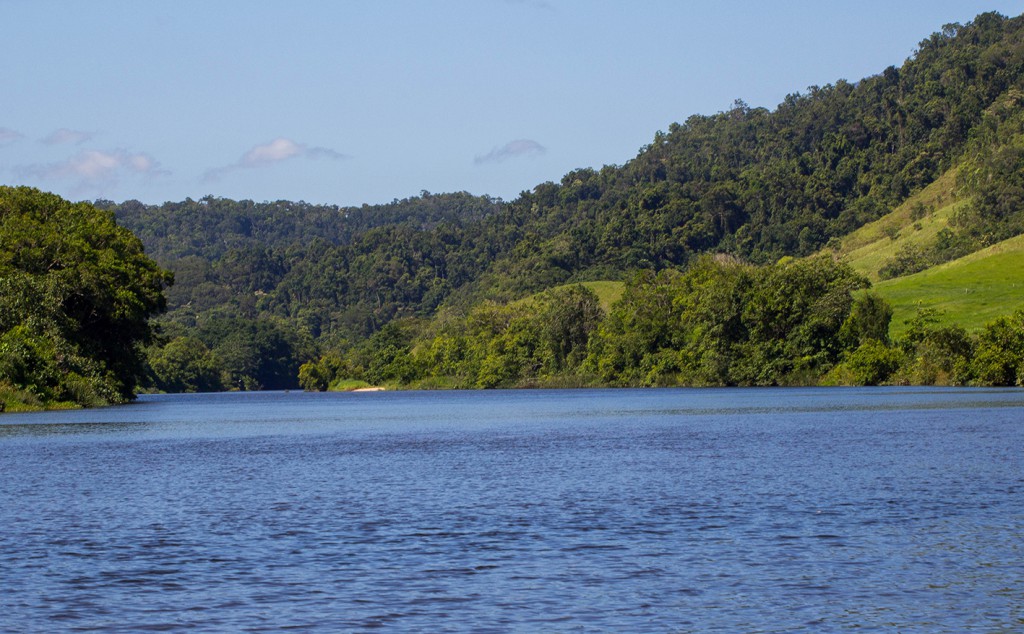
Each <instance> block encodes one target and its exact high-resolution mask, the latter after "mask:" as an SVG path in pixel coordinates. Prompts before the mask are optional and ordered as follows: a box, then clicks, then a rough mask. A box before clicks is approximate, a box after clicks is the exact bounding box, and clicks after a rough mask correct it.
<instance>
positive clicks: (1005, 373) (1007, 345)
mask: <svg viewBox="0 0 1024 634" xmlns="http://www.w3.org/2000/svg"><path fill="white" fill-rule="evenodd" d="M972 369H973V371H974V374H975V375H976V377H977V380H978V381H979V382H980V383H982V384H984V385H1024V311H1017V312H1016V313H1014V314H1013V316H1011V317H1000V318H999V319H996V320H995V321H993V322H992V323H990V324H989V325H988V326H986V327H985V330H984V331H983V332H982V333H981V335H980V336H979V337H978V349H977V352H976V354H975V356H974V362H973V365H972Z"/></svg>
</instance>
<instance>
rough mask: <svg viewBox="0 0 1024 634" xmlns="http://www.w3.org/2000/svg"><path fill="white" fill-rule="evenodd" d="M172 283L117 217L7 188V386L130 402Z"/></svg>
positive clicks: (3, 257) (2, 336)
mask: <svg viewBox="0 0 1024 634" xmlns="http://www.w3.org/2000/svg"><path fill="white" fill-rule="evenodd" d="M172 279H173V278H172V276H171V274H170V273H168V272H167V271H164V270H162V269H161V268H160V267H158V266H157V264H156V263H155V262H153V261H152V260H151V259H149V258H148V257H146V255H145V253H144V252H143V247H142V243H141V242H140V241H139V240H138V238H136V237H135V236H134V235H133V234H132V233H131V232H130V231H128V230H127V229H124V228H122V227H119V226H118V225H117V223H116V222H115V221H114V214H113V213H111V212H109V211H102V210H99V209H97V208H95V207H94V206H92V205H89V204H86V203H71V202H69V201H66V200H64V199H62V198H60V197H59V196H56V195H54V194H49V193H44V192H41V191H39V190H36V189H32V188H29V187H17V188H12V187H0V384H7V385H8V386H9V387H13V388H16V389H19V390H23V391H26V392H28V393H30V394H32V395H34V396H35V397H37V398H38V399H40V400H41V401H43V402H53V401H65V402H75V403H78V404H81V405H99V404H104V403H117V402H124V401H126V400H130V399H131V398H133V397H134V388H135V386H136V385H137V384H138V381H139V380H140V379H141V378H142V376H143V372H144V365H143V361H142V354H141V351H140V346H141V345H143V344H145V343H148V342H149V341H150V340H151V339H152V337H153V330H152V327H151V326H150V323H149V318H150V317H151V316H153V315H155V314H157V313H158V312H160V311H161V310H163V309H164V307H165V304H166V301H165V299H164V295H163V291H164V289H165V288H166V287H167V286H169V285H170V283H171V282H172Z"/></svg>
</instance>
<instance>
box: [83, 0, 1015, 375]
mask: <svg viewBox="0 0 1024 634" xmlns="http://www.w3.org/2000/svg"><path fill="white" fill-rule="evenodd" d="M1022 72H1024V19H1022V18H1019V17H1018V18H1005V17H1003V16H1000V15H998V14H995V13H987V14H982V15H980V16H978V17H977V18H976V19H975V20H974V21H972V22H971V23H968V24H966V25H955V24H954V25H947V26H945V27H943V29H942V30H941V31H940V32H937V33H935V34H933V35H932V36H930V37H929V38H927V39H925V40H923V41H922V42H920V44H919V45H918V48H917V51H916V52H915V54H914V55H913V56H912V57H911V58H910V59H908V60H907V61H906V62H905V63H904V64H903V65H901V66H899V67H895V66H893V67H890V68H887V69H884V70H883V71H882V72H881V73H879V74H878V75H874V76H871V77H867V78H864V79H861V80H859V81H855V82H850V81H845V80H840V81H837V82H835V83H834V84H831V85H827V86H822V87H811V88H808V89H807V90H806V91H805V92H803V93H794V94H791V95H790V96H788V97H787V98H786V99H785V100H784V101H783V103H781V104H779V106H778V107H777V108H776V109H774V110H771V111H769V110H767V109H764V108H751V107H749V106H747V105H746V104H744V103H742V102H739V101H737V102H736V103H735V104H734V105H733V107H731V108H730V109H729V110H727V111H724V112H720V113H718V114H714V115H709V116H703V115H695V116H692V117H690V118H688V119H686V120H685V121H684V122H682V123H678V124H672V125H671V126H669V128H668V130H667V131H665V132H659V133H657V134H656V135H655V137H654V140H653V141H652V143H651V144H650V145H648V146H646V147H644V148H642V149H641V150H640V152H639V153H638V155H637V156H636V157H635V158H634V159H632V160H630V161H628V162H627V163H626V164H624V165H621V166H605V167H602V168H600V169H580V170H575V171H573V172H571V173H569V174H566V175H565V176H564V177H563V178H562V179H561V180H560V181H559V182H548V183H543V184H540V185H538V186H536V187H534V188H533V189H532V190H530V191H526V192H523V193H522V194H521V195H520V196H519V197H517V198H516V199H515V200H512V201H509V202H505V201H500V200H495V199H491V198H489V197H476V196H471V195H469V194H465V193H462V194H429V193H426V192H424V193H423V195H421V196H418V197H413V198H410V199H406V200H401V201H399V200H396V201H394V202H393V203H391V204H387V205H376V206H363V207H358V208H340V207H333V206H316V205H308V204H305V203H289V202H283V201H282V202H268V203H253V202H251V201H231V200H225V199H219V198H204V199H201V200H199V201H192V200H188V201H185V202H183V203H166V204H164V205H156V206H149V205H142V204H139V203H136V202H128V203H123V204H120V205H115V204H113V203H103V204H102V206H103V207H105V208H108V209H111V210H113V211H115V213H116V214H117V217H118V219H119V220H120V221H121V222H122V223H123V224H124V225H125V226H127V227H129V228H131V229H132V230H133V231H134V232H136V233H137V234H138V235H139V236H140V237H141V238H142V240H143V242H144V243H145V244H146V247H147V250H148V252H149V253H151V254H152V255H153V256H154V257H155V258H156V259H157V261H158V262H160V264H161V265H162V266H165V267H167V268H170V269H171V270H173V271H174V272H175V275H176V279H177V283H176V285H175V286H174V287H173V288H172V290H171V291H170V294H169V308H170V311H169V313H168V315H167V316H166V317H165V318H164V324H165V333H166V334H165V341H167V342H172V341H174V339H176V338H179V337H185V336H188V337H192V338H194V340H197V341H199V342H201V343H202V347H199V346H191V348H195V349H199V351H200V353H202V352H203V349H205V350H206V351H208V352H210V353H211V354H213V353H216V354H214V355H213V356H214V360H215V361H217V364H215V365H217V367H218V368H219V375H221V376H222V377H226V379H225V381H224V382H222V384H226V385H231V386H240V387H269V386H284V385H286V384H288V382H287V381H286V382H280V381H278V379H277V378H275V377H278V376H284V374H286V372H285V369H283V368H282V367H278V365H276V364H272V365H273V366H274V367H263V366H261V364H260V361H259V360H260V359H263V358H275V359H280V358H284V357H287V356H290V359H291V360H290V361H289V362H288V363H286V364H285V365H287V366H288V367H291V368H294V367H296V366H297V365H298V364H300V363H301V362H303V361H306V360H308V359H307V358H306V357H307V355H309V354H312V355H313V356H314V357H317V355H329V354H330V353H331V352H332V351H340V350H348V349H352V348H353V346H354V345H355V344H358V343H360V342H365V341H367V340H368V338H372V337H374V336H377V335H378V333H382V332H384V330H383V329H385V328H386V327H387V326H388V324H391V323H395V324H396V325H395V326H394V328H392V329H399V330H400V329H401V323H402V322H403V320H410V319H417V318H419V319H423V318H428V317H430V316H432V315H435V314H437V313H438V311H439V310H440V311H442V312H443V311H451V312H453V313H459V314H464V313H466V312H467V311H472V310H473V309H474V307H478V306H480V305H481V303H482V302H487V301H493V302H498V303H499V304H500V303H504V302H508V301H511V300H515V299H517V298H520V297H524V296H527V295H530V294H532V293H535V292H538V291H541V290H543V289H546V288H551V287H554V286H558V285H561V284H566V283H571V282H578V281H588V280H602V279H603V280H607V279H620V280H621V279H630V278H632V277H633V276H635V275H636V274H637V273H638V272H643V271H646V272H647V273H644V274H645V275H654V276H656V275H658V274H661V272H664V271H669V270H681V269H684V268H685V267H686V266H687V265H688V264H690V263H691V262H693V261H694V260H695V259H696V258H697V257H698V256H699V255H700V254H702V253H710V252H715V253H725V254H729V255H730V256H732V257H734V258H736V259H737V260H739V261H743V262H749V263H752V264H758V265H765V264H771V263H773V262H776V261H778V260H779V259H780V258H781V257H784V256H795V257H803V256H808V255H810V254H812V253H815V252H816V251H818V250H819V249H821V248H822V247H823V246H825V245H827V244H829V242H830V240H833V239H835V238H838V237H841V236H843V235H846V234H847V233H849V232H850V231H852V230H854V229H856V228H857V227H859V226H861V225H863V224H864V223H866V222H868V221H871V220H874V219H877V218H879V217H880V216H882V215H884V214H885V213H887V212H888V211H890V210H891V209H892V208H893V207H895V206H896V205H898V204H900V203H901V202H902V201H904V200H905V199H906V198H907V197H908V196H909V195H911V194H912V193H914V192H916V191H918V190H920V189H921V188H922V187H924V186H925V185H927V184H928V183H930V182H932V181H933V180H935V178H936V177H938V176H939V175H940V174H942V173H944V172H945V171H946V170H948V169H949V168H951V167H954V166H958V167H960V168H961V169H960V174H961V181H960V183H959V191H958V193H957V195H958V196H960V197H961V198H963V199H964V200H967V201H969V204H968V205H965V207H964V211H963V212H962V213H961V214H960V215H959V216H958V217H957V219H956V221H955V222H954V223H953V226H952V227H951V228H950V229H949V230H947V231H945V232H943V233H941V234H940V236H939V237H938V238H937V241H936V243H935V244H934V245H932V246H930V247H929V248H928V249H925V250H922V251H921V252H919V253H906V254H901V259H900V260H899V262H897V263H894V264H893V267H895V268H892V267H891V268H892V270H891V271H889V273H890V274H891V275H899V274H903V273H904V272H909V271H912V270H915V269H920V268H922V267H923V266H928V265H930V264H932V263H934V262H937V261H942V260H944V259H949V258H950V257H955V255H956V254H960V253H963V252H965V251H970V250H973V249H975V248H977V247H978V245H984V244H989V243H991V242H992V241H995V240H998V239H1000V238H1001V237H1003V236H1006V235H1012V234H1015V233H1019V232H1020V231H1021V230H1022V229H1024V222H1022V216H1021V211H1020V210H1021V209H1022V208H1024V205H1022V204H1021V203H1024V182H1022V181H1021V180H1020V179H1021V176H1020V174H1021V173H1024V170H1022V168H1024V141H1022V138H1024V136H1022V134H1021V130H1022V117H1021V115H1020V107H1019V95H1021V94H1022V91H1024V86H1022V78H1024V74H1022ZM665 275H671V273H665ZM270 332H276V333H278V334H279V335H280V336H279V337H278V338H279V339H281V340H282V341H280V342H278V343H280V344H281V346H284V348H287V350H286V351H285V352H284V353H283V355H277V356H273V355H269V356H268V355H262V354H261V353H259V352H258V351H259V350H261V349H262V348H261V346H265V345H269V344H266V340H267V338H268V337H269V335H267V336H264V335H265V334H266V333H270ZM388 332H390V330H389V331H388ZM258 333H264V335H261V334H258ZM382 336H383V335H382ZM261 338H262V342H261ZM271 338H272V337H271ZM228 339H231V340H232V341H234V342H235V343H232V344H231V345H230V346H229V345H227V344H226V343H225V341H227V340H228ZM238 342H244V343H245V346H243V347H244V348H245V349H247V350H253V351H257V352H253V354H252V355H248V356H246V355H241V358H239V359H237V360H236V361H233V362H230V363H229V362H228V361H226V360H225V359H226V355H227V351H228V349H229V348H231V349H235V348H237V347H238V346H237V345H236V344H237V343H238ZM178 347H179V348H184V346H182V345H181V344H179V346H178ZM218 350H219V352H218ZM160 354H161V353H159V352H154V358H156V357H158V356H159V355H160ZM236 356H237V355H236ZM254 359H255V361H254ZM218 364H219V365H218ZM158 365H159V364H158ZM797 365H799V364H797ZM686 371H688V370H685V369H683V370H680V372H686ZM794 371H796V370H795V369H794ZM730 380H731V379H730ZM744 380H746V379H744ZM291 381H292V383H294V381H295V379H294V378H293V379H291ZM725 382H728V381H725ZM157 384H158V385H160V384H161V383H160V378H159V373H157ZM163 385H165V386H167V385H169V383H167V382H164V383H163Z"/></svg>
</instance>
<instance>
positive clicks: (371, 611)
mask: <svg viewBox="0 0 1024 634" xmlns="http://www.w3.org/2000/svg"><path fill="white" fill-rule="evenodd" d="M1022 450H1024V391H1021V390H952V389H798V390H796V389H795V390H790V389H767V390H762V389H727V390H580V391H513V392H502V391H495V392H418V393H401V392H394V393H391V392H386V393H364V394H303V393H263V394H259V393H253V394H213V395H182V396H149V397H143V398H142V399H140V402H139V403H136V404H132V405H129V406H125V407H118V408H109V409H102V410H91V411H76V412H59V413H40V414H19V415H14V414H5V415H2V416H0V631H3V632H19V633H20V632H34V631H38V632H51V631H90V630H102V631H139V630H160V631H178V630H189V631H217V632H223V631H264V630H270V631H279V630H282V629H286V628H297V629H302V630H319V631H327V632H335V631H367V630H371V629H375V628H384V629H386V630H391V631H429V632H444V631H493V632H503V631H525V632H548V631H587V632H590V631H609V632H668V631H672V632H691V631H692V632H704V631H722V632H739V631H744V632H786V631H794V630H813V631H837V630H847V629H863V630H868V631H871V630H884V631H901V632H917V631H921V632H943V631H944V632H963V631H969V630H975V631H984V632H998V631H1024V457H1022Z"/></svg>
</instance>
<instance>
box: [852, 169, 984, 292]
mask: <svg viewBox="0 0 1024 634" xmlns="http://www.w3.org/2000/svg"><path fill="white" fill-rule="evenodd" d="M955 185H956V170H955V169H953V170H950V171H948V172H946V173H945V174H943V175H942V176H941V177H939V178H938V179H937V180H936V181H935V182H934V183H932V184H931V185H929V186H928V187H926V188H924V189H923V190H921V191H920V192H918V193H917V194H915V195H914V196H911V197H910V198H908V199H907V200H906V201H905V202H904V203H903V204H902V205H900V206H899V207H897V208H896V209H894V210H893V211H892V212H891V213H889V214H887V215H885V216H883V217H882V218H879V219H878V220H876V221H874V222H871V223H868V224H866V225H864V226H862V227H861V228H859V229H857V230H856V231H854V232H853V233H851V234H849V235H847V236H846V237H845V238H843V239H842V241H841V246H840V247H839V250H838V252H839V255H840V256H841V257H843V258H844V259H845V260H846V261H847V262H848V263H849V264H850V266H852V267H853V268H854V269H855V270H856V271H857V272H859V273H862V274H864V275H866V276H867V277H868V278H869V279H870V280H871V281H872V282H877V281H878V279H879V277H878V270H879V269H880V268H882V266H884V265H885V264H886V263H887V262H889V261H890V260H892V259H893V258H894V257H895V256H896V253H897V252H899V250H900V249H901V248H903V247H905V246H921V245H925V244H928V243H930V242H932V241H934V240H935V235H936V234H937V233H938V232H939V231H941V230H942V229H944V228H945V227H946V226H948V225H949V218H950V217H951V216H952V215H953V214H954V213H956V211H957V210H958V209H959V208H960V207H961V206H962V205H963V204H964V203H965V202H966V201H958V200H956V197H955V196H954V188H955ZM915 210H918V215H920V213H921V212H922V211H923V215H920V217H919V218H917V219H915V218H914V216H915Z"/></svg>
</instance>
